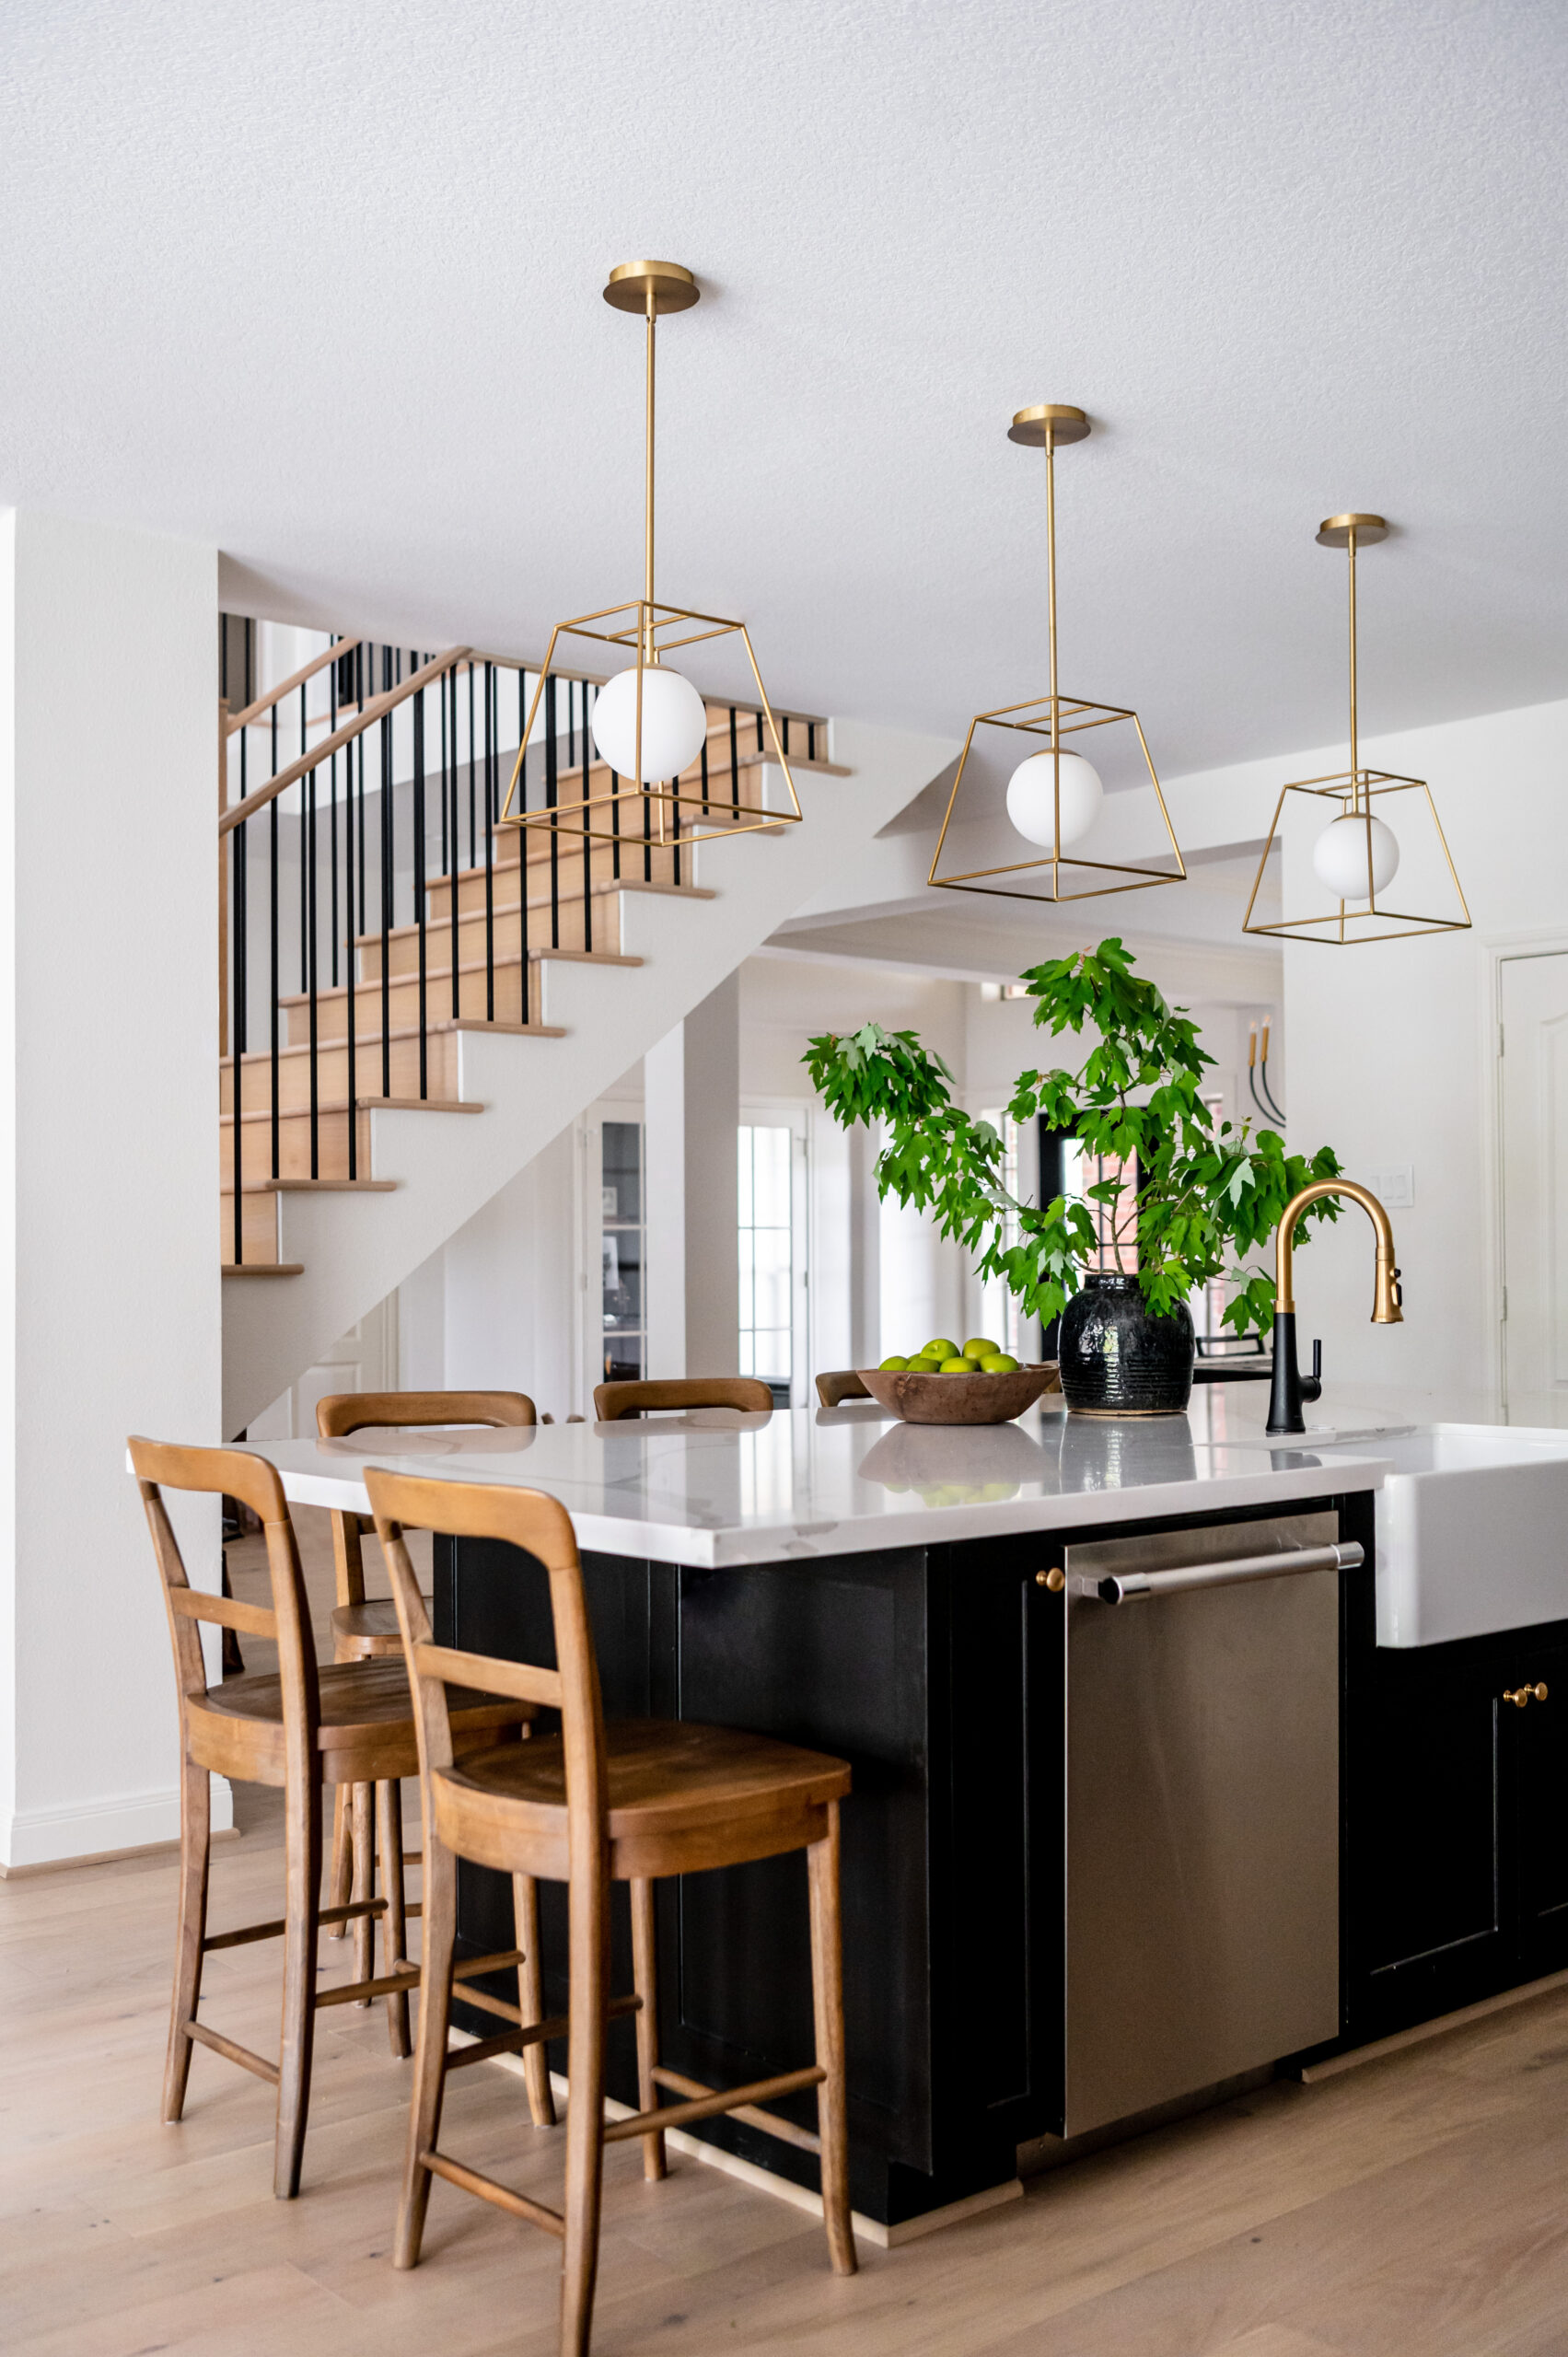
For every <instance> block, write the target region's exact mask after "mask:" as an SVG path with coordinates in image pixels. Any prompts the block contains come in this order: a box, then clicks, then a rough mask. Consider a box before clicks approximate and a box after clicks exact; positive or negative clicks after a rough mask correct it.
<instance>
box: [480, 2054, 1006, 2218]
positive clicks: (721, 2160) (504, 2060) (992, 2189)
mask: <svg viewBox="0 0 1568 2357" xmlns="http://www.w3.org/2000/svg"><path fill="white" fill-rule="evenodd" d="M452 2037H453V2038H454V2040H455V2041H456V2042H458V2043H460V2044H465V2045H466V2044H467V2043H469V2039H468V2035H467V2033H466V2032H465V2031H462V2030H454V2031H453V2032H452ZM493 2061H494V2067H495V2068H496V2069H497V2070H500V2071H512V2072H515V2073H517V2077H518V2078H521V2076H522V2074H523V2062H522V2057H521V2055H518V2054H497V2055H495V2056H494V2057H493ZM550 2084H551V2085H552V2087H553V2088H554V2090H555V2093H556V2095H557V2096H558V2097H559V2099H560V2100H561V2102H563V2103H564V2102H566V2100H567V2098H568V2089H567V2084H566V2081H565V2079H564V2078H563V2076H562V2074H561V2073H560V2072H559V2071H552V2073H551V2074H550ZM604 2108H605V2112H606V2115H607V2117H608V2118H610V2119H631V2117H632V2107H631V2106H630V2104H624V2103H617V2102H616V2100H615V2098H614V2097H613V2096H606V2097H605V2099H604ZM665 2142H666V2143H667V2144H668V2145H669V2146H670V2148H671V2150H672V2151H674V2152H677V2153H681V2154H685V2155H686V2157H687V2158H688V2159H689V2160H693V2161H701V2162H702V2163H703V2165H704V2167H706V2168H711V2169H722V2170H723V2172H724V2174H725V2175H726V2177H738V2178H739V2179H740V2181H741V2183H742V2184H743V2185H749V2186H751V2187H753V2188H754V2189H755V2190H756V2191H757V2192H759V2193H771V2194H772V2197H773V2199H774V2200H775V2201H787V2202H788V2203H789V2205H790V2207H791V2209H793V2210H801V2211H804V2212H805V2213H806V2215H807V2217H808V2218H820V2217H821V2215H822V2197H821V2195H820V2194H819V2193H813V2192H812V2190H811V2189H810V2187H809V2186H806V2185H796V2184H795V2182H794V2181H793V2179H791V2178H789V2177H775V2176H774V2175H773V2173H772V2169H760V2168H759V2167H758V2166H757V2165H756V2163H755V2162H754V2161H743V2160H742V2159H741V2158H740V2157H739V2155H738V2154H736V2153H726V2152H724V2151H723V2150H722V2149H721V2148H720V2147H719V2146H718V2145H717V2144H708V2143H704V2142H703V2139H702V2138H701V2137H700V2136H688V2135H687V2134H686V2132H685V2131H684V2130H683V2129H679V2128H667V2129H666V2130H665ZM1023 2198H1024V2188H1023V2180H1022V2179H1021V2178H1020V2177H1008V2178H1006V2179H1005V2182H1004V2183H1003V2184H1001V2185H988V2186H987V2187H986V2188H985V2189H984V2190H983V2191H982V2192H980V2193H969V2194H966V2195H965V2196H964V2198H963V2200H960V2201H949V2202H947V2204H946V2205H945V2206H944V2207H943V2208H942V2209H940V2210H927V2211H926V2212H924V2214H923V2216H922V2217H919V2218H905V2219H902V2220H900V2223H898V2224H897V2225H894V2226H885V2225H884V2224H883V2223H882V2222H881V2220H880V2219H879V2218H866V2217H863V2216H862V2215H861V2212H859V2211H858V2210H854V2211H852V2212H850V2224H851V2226H852V2227H853V2229H854V2236H855V2239H856V2241H857V2242H863V2243H871V2244H874V2245H875V2246H876V2247H877V2249H878V2250H897V2249H898V2248H899V2247H900V2245H902V2244H904V2243H912V2242H916V2241H918V2240H919V2238H920V2236H921V2235H934V2234H935V2233H936V2232H937V2231H938V2229H939V2228H941V2227H943V2226H956V2225H957V2224H958V2221H959V2220H960V2219H961V2218H973V2217H976V2216H978V2214H979V2213H980V2212H981V2211H982V2210H994V2209H996V2208H997V2207H998V2205H999V2204H1000V2203H1002V2202H1004V2201H1021V2200H1023Z"/></svg>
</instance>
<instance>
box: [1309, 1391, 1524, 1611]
mask: <svg viewBox="0 0 1568 2357" xmlns="http://www.w3.org/2000/svg"><path fill="white" fill-rule="evenodd" d="M1313 1446H1315V1447H1316V1449H1317V1450H1318V1453H1319V1454H1320V1455H1321V1456H1323V1457H1328V1458H1332V1457H1335V1456H1337V1455H1341V1454H1343V1455H1346V1456H1357V1455H1358V1456H1366V1455H1368V1454H1374V1455H1376V1456H1377V1457H1382V1458H1383V1459H1384V1460H1385V1462H1386V1463H1387V1464H1388V1467H1389V1472H1388V1477H1387V1479H1386V1480H1385V1481H1384V1484H1383V1487H1382V1489H1381V1490H1380V1491H1379V1492H1377V1498H1376V1518H1377V1642H1378V1643H1379V1644H1380V1645H1440V1644H1445V1643H1447V1642H1448V1641H1449V1640H1450V1639H1451V1638H1455V1637H1486V1636H1493V1635H1495V1634H1496V1633H1497V1632H1498V1631H1502V1630H1506V1629H1526V1628H1529V1627H1531V1626H1532V1625H1533V1624H1534V1623H1535V1622H1536V1621H1539V1620H1568V1430H1564V1431H1554V1430H1552V1429H1551V1428H1550V1427H1545V1428H1538V1427H1527V1426H1521V1425H1510V1424H1418V1425H1416V1426H1414V1427H1413V1428H1412V1429H1411V1430H1408V1431H1405V1432H1398V1433H1389V1434H1387V1435H1383V1434H1379V1435H1378V1436H1377V1437H1376V1438H1375V1439H1374V1438H1372V1437H1371V1436H1370V1435H1366V1436H1364V1437H1358V1439H1357V1440H1356V1441H1355V1442H1354V1443H1353V1444H1352V1443H1351V1442H1349V1441H1348V1440H1345V1441H1337V1442H1335V1443H1325V1442H1321V1441H1316V1442H1314V1443H1313Z"/></svg>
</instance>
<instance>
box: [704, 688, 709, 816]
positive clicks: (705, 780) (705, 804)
mask: <svg viewBox="0 0 1568 2357" xmlns="http://www.w3.org/2000/svg"><path fill="white" fill-rule="evenodd" d="M707 815H708V707H707V705H706V704H704V705H703V818H704V819H705V818H706V817H707Z"/></svg>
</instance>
